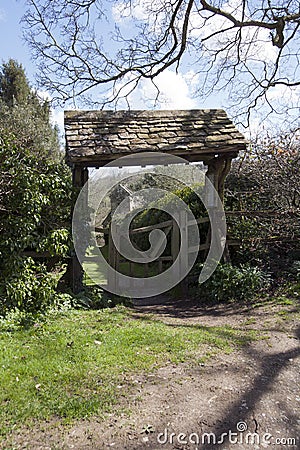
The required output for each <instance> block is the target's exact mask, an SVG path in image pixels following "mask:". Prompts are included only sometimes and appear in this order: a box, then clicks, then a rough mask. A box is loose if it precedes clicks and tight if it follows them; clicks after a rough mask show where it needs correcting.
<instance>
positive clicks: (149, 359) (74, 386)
mask: <svg viewBox="0 0 300 450" xmlns="http://www.w3.org/2000/svg"><path fill="white" fill-rule="evenodd" d="M255 338H256V335H255V333H254V332H251V331H247V332H246V331H240V330H235V329H233V328H230V327H204V326H199V325H194V326H193V325H191V326H188V327H187V326H177V325H176V326H174V325H166V324H164V323H162V322H160V321H158V320H154V319H151V317H150V318H147V319H145V318H138V317H135V316H134V315H133V314H132V311H131V310H130V309H126V308H124V307H119V308H115V309H107V310H102V311H74V310H73V311H72V310H70V311H68V312H66V313H64V314H61V315H59V316H57V317H55V318H52V319H51V320H50V319H48V320H47V321H46V322H44V323H36V324H35V325H34V326H33V327H31V328H29V329H27V330H19V331H4V330H3V331H1V332H0V355H1V357H0V376H1V392H0V404H1V409H0V423H1V434H2V435H5V434H6V433H7V432H9V431H10V430H11V429H12V427H14V426H18V425H20V424H24V423H30V421H31V420H32V419H40V420H43V419H50V418H53V417H55V418H57V419H58V420H62V421H64V422H69V421H71V420H72V419H75V418H84V417H88V416H91V415H94V414H97V415H100V416H101V415H103V414H105V413H107V412H109V411H110V409H111V407H112V406H113V405H114V404H116V402H118V400H119V399H120V397H121V396H123V397H124V396H126V395H128V392H130V387H131V385H132V384H131V376H132V375H133V374H134V373H137V372H139V373H140V372H141V371H144V372H149V371H153V370H155V369H156V368H158V367H160V366H162V365H163V364H166V363H167V362H168V361H171V362H173V363H178V362H182V361H187V360H193V364H196V365H197V364H199V363H201V362H202V361H203V360H204V359H205V358H207V357H208V356H209V355H211V354H212V353H215V352H218V351H222V352H231V351H232V350H233V349H234V348H236V347H237V346H241V345H244V344H246V343H247V342H249V341H251V340H252V339H255Z"/></svg>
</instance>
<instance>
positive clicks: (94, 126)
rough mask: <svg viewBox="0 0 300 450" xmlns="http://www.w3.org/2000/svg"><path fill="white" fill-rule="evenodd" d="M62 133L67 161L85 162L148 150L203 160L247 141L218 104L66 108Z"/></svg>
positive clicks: (235, 149)
mask: <svg viewBox="0 0 300 450" xmlns="http://www.w3.org/2000/svg"><path fill="white" fill-rule="evenodd" d="M65 134H66V144H67V147H66V160H67V162H68V163H69V164H71V165H72V164H76V163H77V164H78V163H81V164H83V165H86V166H93V165H94V166H97V165H99V166H101V165H104V164H106V163H107V162H109V161H111V160H114V159H116V158H118V157H120V156H125V155H130V154H135V153H138V152H149V151H150V152H164V153H170V154H175V155H179V156H182V157H183V158H185V159H187V160H188V161H201V160H203V161H205V159H207V158H208V157H211V156H213V155H220V154H227V155H228V153H232V156H237V153H238V152H239V151H240V150H244V149H245V148H246V145H247V141H246V139H245V137H244V136H243V135H242V134H241V133H240V132H239V131H238V130H237V128H236V127H235V126H234V124H233V123H232V121H231V120H230V119H229V118H228V116H227V114H226V113H225V111H224V110H222V109H203V110H172V111H169V110H168V111H161V110H157V111H156V110H155V111H65ZM228 156H229V155H228Z"/></svg>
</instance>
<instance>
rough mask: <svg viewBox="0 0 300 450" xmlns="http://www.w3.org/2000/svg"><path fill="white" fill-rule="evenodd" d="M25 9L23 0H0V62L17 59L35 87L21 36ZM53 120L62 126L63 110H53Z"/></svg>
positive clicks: (27, 49)
mask: <svg viewBox="0 0 300 450" xmlns="http://www.w3.org/2000/svg"><path fill="white" fill-rule="evenodd" d="M25 11H26V7H25V2H24V1H23V0H0V57H1V63H3V62H7V61H8V60H9V59H10V58H13V59H15V60H17V61H18V62H19V63H21V64H22V65H23V67H24V68H25V72H26V75H27V77H28V79H29V81H30V84H31V85H32V86H33V87H35V86H36V82H35V76H36V70H37V69H36V66H35V63H34V61H33V60H32V59H31V54H30V49H29V48H28V46H27V45H26V44H25V42H24V40H23V38H22V33H23V32H22V25H21V23H20V21H21V18H22V16H23V15H24V13H25ZM52 119H53V122H54V123H56V124H58V125H59V127H60V129H61V130H62V128H63V112H62V111H61V110H56V111H53V113H52Z"/></svg>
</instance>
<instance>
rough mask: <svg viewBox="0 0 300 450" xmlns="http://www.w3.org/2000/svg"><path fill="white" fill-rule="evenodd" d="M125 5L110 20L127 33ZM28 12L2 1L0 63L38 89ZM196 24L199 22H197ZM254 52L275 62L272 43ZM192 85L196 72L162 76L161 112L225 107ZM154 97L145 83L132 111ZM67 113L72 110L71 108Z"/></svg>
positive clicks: (17, 1) (59, 119)
mask: <svg viewBox="0 0 300 450" xmlns="http://www.w3.org/2000/svg"><path fill="white" fill-rule="evenodd" d="M144 1H147V0H144ZM153 1H154V0H153ZM226 1H228V3H226ZM224 2H225V4H224V5H226V4H228V5H229V4H230V2H231V3H232V2H233V3H235V4H236V2H238V3H239V0H224ZM122 3H123V2H122V1H120V2H115V3H114V7H113V9H112V10H111V16H112V17H113V18H114V20H115V21H116V22H117V23H118V22H121V25H122V27H125V29H126V26H128V27H130V20H129V19H126V18H124V16H122V14H120V13H122V8H121V5H122ZM141 3H143V2H141ZM112 4H113V3H108V5H110V7H111V5H112ZM116 5H117V6H116ZM224 7H225V6H224ZM25 11H26V6H25V0H0V61H1V62H6V61H8V59H9V58H13V59H16V60H17V61H18V62H19V63H22V64H23V66H24V68H25V71H26V74H27V77H28V79H29V81H30V83H31V85H32V87H36V82H35V79H36V78H35V75H36V71H37V68H36V65H35V62H34V61H33V60H32V58H31V54H30V49H29V47H28V46H27V45H26V43H25V42H24V41H23V38H22V33H23V31H22V25H21V23H20V21H21V18H22V16H23V14H24V13H25ZM134 11H135V12H134V13H135V14H136V18H140V17H141V16H142V15H143V14H144V12H143V10H141V9H140V8H136V10H134ZM149 20H150V22H151V18H149ZM195 20H197V18H195ZM213 26H214V27H215V28H216V29H220V27H222V26H224V24H223V25H222V23H219V22H218V20H217V19H216V21H215V23H214V24H213ZM263 33H265V31H263ZM263 41H265V39H262V42H263ZM269 41H270V40H269ZM255 51H256V52H258V56H259V58H260V59H262V60H267V59H268V58H270V59H272V58H273V53H272V52H274V47H272V45H271V43H270V42H269V43H268V44H267V45H265V42H264V45H261V46H260V48H258V47H255ZM193 83H197V78H195V80H193V70H190V71H188V70H186V71H185V72H181V73H178V74H176V73H175V72H174V70H171V69H167V70H166V71H164V72H163V73H162V74H160V75H159V77H158V78H157V79H156V84H157V85H158V87H159V90H160V92H161V97H160V99H161V101H160V108H161V109H194V108H195V109H197V108H222V107H224V101H223V100H224V99H223V98H222V92H221V93H219V94H213V95H211V96H210V97H209V98H208V99H207V100H205V101H203V100H200V99H198V98H197V97H195V96H194V95H193V93H192V91H193ZM39 92H40V94H41V95H42V96H44V97H45V98H47V96H48V93H47V92H45V91H44V90H43V88H42V87H39ZM299 94H300V89H299V90H297V91H295V93H294V95H296V97H297V98H299ZM271 95H272V96H273V99H274V98H275V100H276V99H281V98H285V97H286V95H285V93H284V91H283V90H282V88H278V89H274V90H273V91H272V94H271ZM151 96H152V97H153V96H154V97H155V92H154V91H153V86H152V85H151V83H150V82H149V81H147V80H146V81H143V82H142V84H141V87H140V88H139V89H137V90H136V91H134V92H133V94H131V96H130V102H131V105H130V106H131V108H132V109H149V108H150V107H151V106H150V105H151V104H150V102H149V98H150V97H151ZM271 99H272V98H271ZM273 99H272V100H273ZM125 107H126V106H125ZM68 109H70V108H69V107H68ZM225 109H226V108H225ZM297 111H298V110H297ZM52 120H53V123H55V124H58V125H59V127H60V129H61V130H63V110H62V109H56V110H53V113H52ZM260 126H261V119H260V117H259V116H257V117H254V118H253V119H252V128H253V129H255V128H259V127H260ZM242 131H245V130H242Z"/></svg>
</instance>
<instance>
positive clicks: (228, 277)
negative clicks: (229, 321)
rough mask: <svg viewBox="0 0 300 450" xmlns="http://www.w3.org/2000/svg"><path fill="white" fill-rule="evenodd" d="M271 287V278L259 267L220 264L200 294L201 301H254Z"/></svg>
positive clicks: (203, 285)
mask: <svg viewBox="0 0 300 450" xmlns="http://www.w3.org/2000/svg"><path fill="white" fill-rule="evenodd" d="M269 286H270V276H269V275H268V274H266V273H265V272H263V271H262V270H260V269H259V268H258V267H251V266H249V265H241V266H240V267H234V266H232V265H231V264H219V265H218V267H217V269H216V270H215V272H214V273H213V275H212V276H211V277H210V278H209V279H208V280H207V281H206V282H205V283H203V284H202V285H200V286H199V288H198V292H199V295H200V296H201V300H202V299H203V300H209V301H218V302H228V301H245V300H251V299H253V298H254V297H255V296H256V295H257V294H258V293H259V292H261V291H263V290H266V289H267V288H268V287H269Z"/></svg>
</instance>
